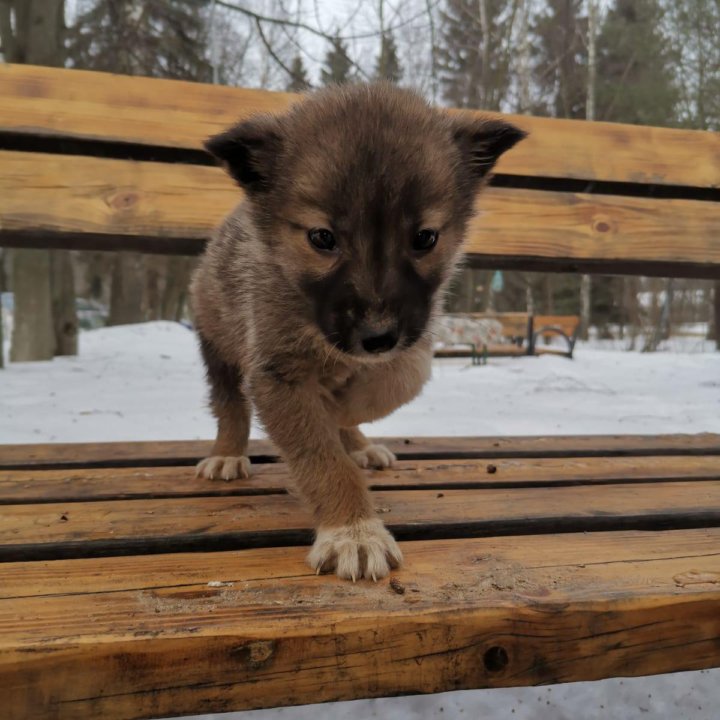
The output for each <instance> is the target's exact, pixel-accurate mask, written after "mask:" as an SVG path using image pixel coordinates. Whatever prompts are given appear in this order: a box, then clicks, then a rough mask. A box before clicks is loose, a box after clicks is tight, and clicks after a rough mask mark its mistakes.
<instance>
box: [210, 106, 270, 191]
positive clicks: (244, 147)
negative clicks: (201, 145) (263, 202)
mask: <svg viewBox="0 0 720 720" xmlns="http://www.w3.org/2000/svg"><path fill="white" fill-rule="evenodd" d="M282 144H283V139H282V128H281V125H280V121H279V120H278V119H277V118H275V117H273V116H272V115H261V116H257V117H253V118H250V119H249V120H245V121H243V122H241V123H239V124H237V125H235V126H234V127H231V128H230V129H229V130H226V131H225V132H224V133H220V134H219V135H214V136H213V137H211V138H209V139H208V140H206V141H205V149H206V150H207V151H208V152H209V153H210V154H211V155H214V156H215V157H216V158H217V159H218V160H220V162H221V163H222V164H223V166H224V167H225V169H226V170H227V172H228V174H229V175H230V176H231V177H232V178H234V179H235V180H236V181H237V183H238V185H240V187H242V188H243V189H245V190H247V191H248V192H250V193H252V192H266V191H268V190H269V189H270V188H271V187H272V185H273V182H274V180H275V177H276V174H277V167H278V157H279V155H280V151H281V150H282Z"/></svg>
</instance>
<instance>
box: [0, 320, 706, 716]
mask: <svg viewBox="0 0 720 720" xmlns="http://www.w3.org/2000/svg"><path fill="white" fill-rule="evenodd" d="M667 347H674V348H675V349H677V348H678V347H680V348H685V349H690V350H691V351H690V352H687V351H686V352H669V351H666V352H659V353H654V354H640V353H630V352H621V351H618V350H617V349H607V348H603V346H602V345H600V346H599V347H598V343H593V344H592V345H591V346H582V345H581V346H580V347H579V348H578V349H577V350H576V359H575V360H572V361H570V360H567V359H565V358H560V357H552V356H544V357H540V358H491V359H490V361H489V365H488V366H486V367H472V366H470V364H469V361H465V360H461V359H460V360H442V361H436V362H435V363H434V366H433V379H432V380H431V382H430V383H429V384H428V386H427V387H426V389H425V391H424V392H423V394H422V396H421V397H420V398H419V399H417V400H416V401H415V402H413V403H411V404H410V405H408V406H407V407H405V408H402V409H400V410H399V411H398V412H396V413H395V414H394V415H393V416H391V417H390V418H386V419H385V420H382V421H380V422H378V423H375V424H374V425H373V426H372V427H370V428H368V429H367V430H368V432H369V433H370V434H373V435H558V434H568V435H570V434H586V433H627V434H630V433H640V434H653V433H674V432H682V433H695V432H715V433H720V353H713V352H701V351H700V350H707V349H708V346H707V345H706V344H704V343H702V342H698V341H693V343H692V344H691V345H689V346H688V345H687V344H685V345H683V344H675V345H673V344H672V343H670V344H668V345H667ZM6 356H7V355H6ZM205 397H206V389H205V384H204V378H203V370H202V363H201V360H200V355H199V352H198V349H197V345H196V342H195V338H194V336H193V334H192V332H190V331H189V330H188V329H186V328H185V327H183V326H181V325H177V324H174V323H146V324H144V325H131V326H126V327H119V328H105V329H100V330H92V331H88V332H83V333H82V334H81V336H80V356H79V357H77V358H56V359H55V360H53V361H51V362H43V363H20V364H10V365H9V366H8V367H7V368H6V369H5V370H0V442H4V443H25V442H90V441H104V440H178V439H196V438H211V437H212V436H213V434H214V421H213V419H212V417H211V416H210V414H209V412H208V410H207V408H206V402H205ZM252 434H253V436H254V437H262V431H261V429H260V428H258V427H257V425H255V426H254V427H253V433H252ZM719 704H720V670H711V671H703V672H694V673H678V674H674V675H665V676H657V677H651V678H635V679H624V680H623V679H613V680H604V681H600V682H594V683H574V684H567V685H556V686H552V687H547V688H513V689H497V690H477V691H465V692H453V693H446V694H441V695H434V696H420V697H407V698H390V699H381V700H362V701H356V702H350V703H333V704H329V705H321V706H305V707H301V708H286V709H277V710H261V711H254V712H247V713H231V714H226V715H209V716H204V717H203V720H214V719H216V718H217V720H220V718H223V720H280V718H286V719H287V720H365V718H374V717H377V718H398V720H415V719H416V718H417V719H419V718H423V719H424V718H448V719H450V718H463V717H468V718H489V719H494V718H501V717H502V718H505V717H511V716H512V717H513V718H518V720H565V719H566V718H567V719H568V720H571V719H572V720H575V719H576V718H583V719H584V720H593V719H594V718H601V717H602V718H605V717H620V718H623V720H635V718H682V719H683V720H715V718H717V707H718V705H719Z"/></svg>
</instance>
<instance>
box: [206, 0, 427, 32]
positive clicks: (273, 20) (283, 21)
mask: <svg viewBox="0 0 720 720" xmlns="http://www.w3.org/2000/svg"><path fill="white" fill-rule="evenodd" d="M216 2H217V4H218V5H220V6H222V7H224V8H227V9H228V10H234V11H236V12H239V13H242V14H243V15H245V16H246V17H249V18H251V19H252V20H254V21H255V22H256V23H257V22H266V23H270V24H273V25H285V26H286V27H294V28H298V29H299V30H306V31H307V32H309V33H312V34H313V35H316V36H317V37H321V38H324V39H325V40H329V41H332V40H333V39H335V38H334V36H333V35H329V34H328V33H326V32H324V31H322V30H318V29H317V28H314V27H313V26H312V25H308V24H307V23H304V22H299V21H297V20H288V19H287V18H278V17H272V16H270V15H261V14H260V13H256V12H254V11H252V10H249V9H248V8H246V7H242V6H241V5H235V4H234V3H231V2H227V0H216ZM439 3H440V0H434V2H433V3H432V6H433V7H435V6H437V5H438V4H439ZM426 12H427V11H426V10H423V11H422V12H418V13H416V14H415V15H413V16H412V17H410V18H408V19H407V20H403V22H400V23H398V24H397V25H393V26H392V27H388V28H386V31H388V32H393V31H395V30H398V29H400V28H402V27H405V26H406V25H410V24H411V23H413V22H414V21H415V20H417V19H418V18H421V17H422V16H423V15H424V14H425V13H426ZM380 35H381V33H380V32H379V31H373V32H367V33H357V34H355V35H343V36H341V37H339V38H338V39H339V40H342V41H346V40H364V39H367V38H377V37H380Z"/></svg>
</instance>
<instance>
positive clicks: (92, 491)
mask: <svg viewBox="0 0 720 720" xmlns="http://www.w3.org/2000/svg"><path fill="white" fill-rule="evenodd" d="M366 472H367V478H368V484H369V485H370V487H371V488H372V489H374V490H413V489H428V490H432V489H436V490H445V489H455V490H460V489H476V488H477V489H480V488H485V489H490V488H513V487H514V488H519V487H540V486H545V487H562V486H572V485H614V484H627V483H654V482H658V481H660V480H665V481H669V480H674V481H678V482H686V481H698V480H720V457H718V456H714V455H710V456H691V457H640V458H627V457H607V458H594V457H585V458H563V459H554V458H530V459H507V458H500V459H496V460H492V461H487V460H439V461H437V460H414V461H413V460H400V461H398V462H397V463H396V464H395V466H394V467H392V468H391V469H387V470H369V471H366ZM291 487H293V481H292V478H291V476H290V475H289V471H288V469H287V466H286V465H285V464H284V463H268V464H261V465H255V466H254V467H253V473H252V476H251V477H250V478H249V479H241V480H233V481H231V482H225V481H222V480H214V481H212V480H205V479H202V478H197V477H195V471H194V469H193V468H191V467H146V468H143V467H138V468H97V469H92V468H90V469H65V470H0V505H10V504H22V503H36V504H38V503H52V502H63V503H69V502H82V501H85V500H123V499H125V500H129V499H136V500H140V499H151V498H155V499H160V498H173V497H226V496H246V495H273V494H279V493H284V492H286V491H287V488H291ZM648 492H651V491H650V490H648Z"/></svg>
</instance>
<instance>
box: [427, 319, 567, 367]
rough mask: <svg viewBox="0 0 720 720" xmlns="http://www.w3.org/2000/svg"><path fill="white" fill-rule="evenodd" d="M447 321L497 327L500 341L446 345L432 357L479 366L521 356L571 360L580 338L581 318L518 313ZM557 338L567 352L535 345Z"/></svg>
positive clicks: (447, 343)
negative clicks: (457, 359) (490, 359)
mask: <svg viewBox="0 0 720 720" xmlns="http://www.w3.org/2000/svg"><path fill="white" fill-rule="evenodd" d="M450 317H458V318H467V319H469V320H477V321H478V322H480V323H486V322H494V323H499V324H500V326H501V327H502V329H501V330H500V332H499V333H496V334H499V335H500V338H501V341H498V340H496V341H495V342H487V343H484V344H477V345H468V344H467V343H465V344H464V345H463V343H462V342H457V343H455V344H453V343H452V342H450V340H451V339H450V338H448V342H446V343H445V344H444V346H443V347H441V348H438V349H436V350H435V357H440V358H448V357H471V358H472V360H473V365H479V364H481V361H482V360H483V359H485V358H488V357H521V356H523V355H560V356H562V357H567V358H570V359H572V356H573V352H574V350H575V343H576V342H577V339H578V336H579V334H580V318H579V317H578V316H577V315H532V314H529V313H521V312H508V313H454V314H452V315H450ZM555 336H559V337H561V338H562V339H563V341H564V342H565V344H566V348H565V349H564V350H563V349H560V348H557V347H538V341H539V340H542V341H544V342H545V343H549V342H551V340H552V338H553V337H555Z"/></svg>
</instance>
